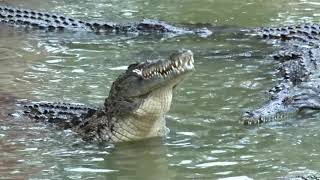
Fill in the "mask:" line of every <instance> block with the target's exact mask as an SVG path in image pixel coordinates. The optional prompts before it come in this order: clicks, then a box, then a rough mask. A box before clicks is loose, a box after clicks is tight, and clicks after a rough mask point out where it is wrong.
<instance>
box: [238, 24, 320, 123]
mask: <svg viewBox="0 0 320 180" xmlns="http://www.w3.org/2000/svg"><path fill="white" fill-rule="evenodd" d="M255 33H256V34H255V35H258V36H259V37H262V38H264V39H266V40H267V41H269V40H271V41H274V40H278V41H279V42H275V44H276V45H278V46H279V45H280V47H281V50H280V51H279V52H278V53H277V54H275V55H274V59H275V60H276V61H277V62H278V63H279V64H278V73H277V75H278V78H279V81H278V84H277V85H276V86H275V87H273V88H272V89H270V91H269V95H270V98H269V100H268V101H267V102H265V103H264V104H263V105H262V106H261V107H259V108H257V109H255V110H252V111H248V112H246V113H245V114H244V115H243V116H242V118H241V122H242V123H244V124H258V123H263V122H268V121H273V120H275V119H278V118H282V117H283V116H287V115H288V114H290V113H296V112H301V111H303V110H310V109H311V110H319V109H320V96H319V92H320V78H319V73H320V72H319V68H320V67H319V64H320V63H319V60H320V48H319V47H318V44H319V43H320V40H319V38H320V37H319V35H320V26H319V25H310V24H305V25H298V26H286V27H280V28H261V29H257V30H255Z"/></svg>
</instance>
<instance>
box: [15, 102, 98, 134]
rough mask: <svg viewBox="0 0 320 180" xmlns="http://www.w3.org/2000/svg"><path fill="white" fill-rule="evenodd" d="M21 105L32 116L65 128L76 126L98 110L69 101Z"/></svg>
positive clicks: (37, 119)
mask: <svg viewBox="0 0 320 180" xmlns="http://www.w3.org/2000/svg"><path fill="white" fill-rule="evenodd" d="M21 106H22V107H23V113H24V114H26V115H28V116H29V117H30V118H32V119H34V120H36V121H41V122H48V123H54V124H56V125H58V127H62V128H64V129H69V128H72V127H75V126H76V125H78V124H80V123H81V122H82V121H83V120H84V119H87V118H89V117H91V116H92V115H93V114H94V113H95V112H96V111H97V110H98V108H95V107H89V106H86V105H82V104H69V103H49V102H27V103H21Z"/></svg>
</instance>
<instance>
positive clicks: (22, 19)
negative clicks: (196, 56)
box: [0, 6, 212, 37]
mask: <svg viewBox="0 0 320 180" xmlns="http://www.w3.org/2000/svg"><path fill="white" fill-rule="evenodd" d="M0 22H1V23H3V24H7V25H12V26H21V27H27V28H33V29H42V30H47V31H65V30H69V31H82V32H83V31H84V32H93V33H98V34H110V33H138V34H144V33H146V34H149V33H158V34H159V33H160V34H170V35H173V36H176V35H183V34H194V35H199V36H204V37H206V36H209V35H211V34H212V32H211V31H209V30H208V29H206V28H202V29H187V28H183V27H175V26H172V25H169V24H167V23H165V22H162V21H157V20H150V19H145V20H143V21H141V22H136V23H129V24H117V23H112V22H103V23H101V22H89V21H82V20H78V19H74V18H70V17H66V16H62V15H56V14H51V13H44V12H39V11H34V10H28V9H20V8H15V7H8V6H0Z"/></svg>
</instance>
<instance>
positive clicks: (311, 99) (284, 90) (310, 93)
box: [240, 80, 320, 125]
mask: <svg viewBox="0 0 320 180" xmlns="http://www.w3.org/2000/svg"><path fill="white" fill-rule="evenodd" d="M317 84H318V82H317V81H316V80H315V81H311V82H308V83H303V84H301V85H299V86H283V87H281V88H280V90H279V91H278V92H276V93H275V94H272V96H271V98H270V99H269V100H268V101H267V102H265V103H264V104H263V105H262V106H261V107H259V108H257V109H255V110H252V111H247V112H245V113H244V114H243V115H242V117H241V119H240V122H241V123H242V124H245V125H252V124H260V123H266V122H270V121H275V120H281V119H284V118H286V117H289V116H291V115H293V114H296V113H298V112H301V111H305V110H319V108H320V97H319V95H318V94H319V90H318V89H317Z"/></svg>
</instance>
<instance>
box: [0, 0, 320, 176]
mask: <svg viewBox="0 0 320 180" xmlns="http://www.w3.org/2000/svg"><path fill="white" fill-rule="evenodd" d="M4 2H7V3H8V4H11V5H19V6H23V7H30V8H34V9H42V10H46V9H47V10H49V11H51V12H55V13H63V14H67V15H71V16H73V17H77V18H80V19H95V20H100V21H104V20H105V19H108V20H111V21H116V22H126V21H131V20H138V19H141V18H142V17H147V18H155V19H162V20H166V21H168V22H172V23H174V24H175V23H177V24H193V25H194V26H198V25H199V24H203V23H209V24H210V28H212V29H213V30H217V29H219V30H218V31H215V33H214V34H213V36H211V37H209V38H201V37H186V36H185V37H174V38H168V37H161V36H160V37H159V36H141V37H135V36H124V35H122V36H118V35H95V34H90V33H72V32H66V33H53V32H52V33H46V32H41V31H29V32H26V31H24V30H23V29H16V28H15V29H14V28H10V27H6V26H3V25H0V176H1V178H4V179H26V178H35V179H48V178H49V179H80V178H82V179H117V180H118V179H121V180H122V179H130V180H131V179H137V180H141V179H197V178H198V179H217V178H221V179H223V178H229V177H230V178H231V177H233V178H234V179H237V178H238V179H239V178H242V179H249V178H251V179H274V178H276V177H280V176H283V175H284V174H287V172H288V171H293V170H300V171H303V170H308V169H310V170H317V169H319V167H320V164H319V162H318V161H317V159H319V153H318V152H319V149H320V145H319V144H318V143H315V142H317V138H318V136H319V134H318V129H319V127H320V122H319V121H318V119H319V115H317V114H311V115H308V116H302V117H295V118H292V119H288V120H285V121H282V122H273V123H270V124H266V125H263V126H254V127H244V126H242V125H240V124H238V119H239V116H240V114H241V112H243V111H245V110H247V108H249V107H252V106H258V105H259V103H261V102H263V101H264V98H265V94H264V92H265V91H266V90H268V88H269V87H271V86H272V84H273V83H274V81H275V78H274V76H273V74H274V67H275V64H274V63H275V62H274V61H272V58H271V57H270V56H269V55H270V54H271V53H272V52H273V51H274V47H272V46H271V45H270V44H266V43H265V42H263V41H261V40H257V39H255V38H253V37H248V36H244V35H239V34H237V33H234V32H236V31H239V30H240V28H239V27H241V28H246V27H251V26H264V25H278V24H283V23H285V24H294V23H299V22H317V17H318V16H319V13H318V11H319V9H320V8H319V7H320V6H319V3H317V2H314V1H305V0H303V1H302V0H301V1H300V0H294V1H291V0H290V1H289V0H280V1H279V0H270V1H262V0H244V1H231V0H227V1H225V0H205V1H201V2H199V1H194V0H186V1H183V3H182V2H180V1H176V2H172V1H166V0H165V1H155V2H146V1H141V0H135V1H118V0H112V1H108V2H105V1H102V0H95V1H92V0H81V3H80V4H81V5H79V1H72V0H61V1H41V3H39V1H33V0H28V1H23V2H22V1H15V0H12V1H0V4H2V3H4ZM207 25H208V24H207ZM224 28H227V29H224ZM224 30H226V31H224ZM181 48H185V49H191V50H192V51H193V52H194V54H195V60H196V62H195V66H196V72H195V73H194V74H193V75H192V76H191V77H190V78H189V79H188V80H186V81H185V82H184V83H182V84H181V85H180V87H178V88H177V92H176V93H175V95H174V101H173V105H172V109H171V111H170V113H169V114H168V115H167V117H166V118H167V121H168V123H167V124H168V126H169V127H170V129H171V132H170V134H169V135H168V136H167V137H166V138H163V139H161V138H159V139H151V140H146V141H142V142H137V143H123V144H117V145H115V146H114V145H108V144H94V143H93V144H92V143H84V142H81V141H80V140H79V139H78V138H76V137H75V136H74V134H72V133H71V132H67V131H66V132H65V131H62V132H61V131H57V130H55V129H54V128H53V127H51V126H48V125H43V124H38V123H34V122H32V121H30V120H26V119H24V118H12V117H8V116H7V114H8V113H9V112H12V111H14V108H15V106H14V104H15V101H16V100H17V99H22V98H28V99H41V100H47V101H69V102H82V103H88V104H93V105H97V104H100V103H102V102H103V100H104V98H105V97H106V95H107V93H108V91H109V88H110V85H111V83H112V82H113V80H114V79H115V78H116V77H117V75H118V74H119V73H120V72H121V71H123V69H124V68H125V67H126V66H127V65H128V64H130V63H133V62H137V61H138V62H139V61H143V60H146V59H157V58H164V57H167V56H168V54H169V53H170V52H171V51H172V50H176V49H181ZM302 162H303V163H302Z"/></svg>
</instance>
